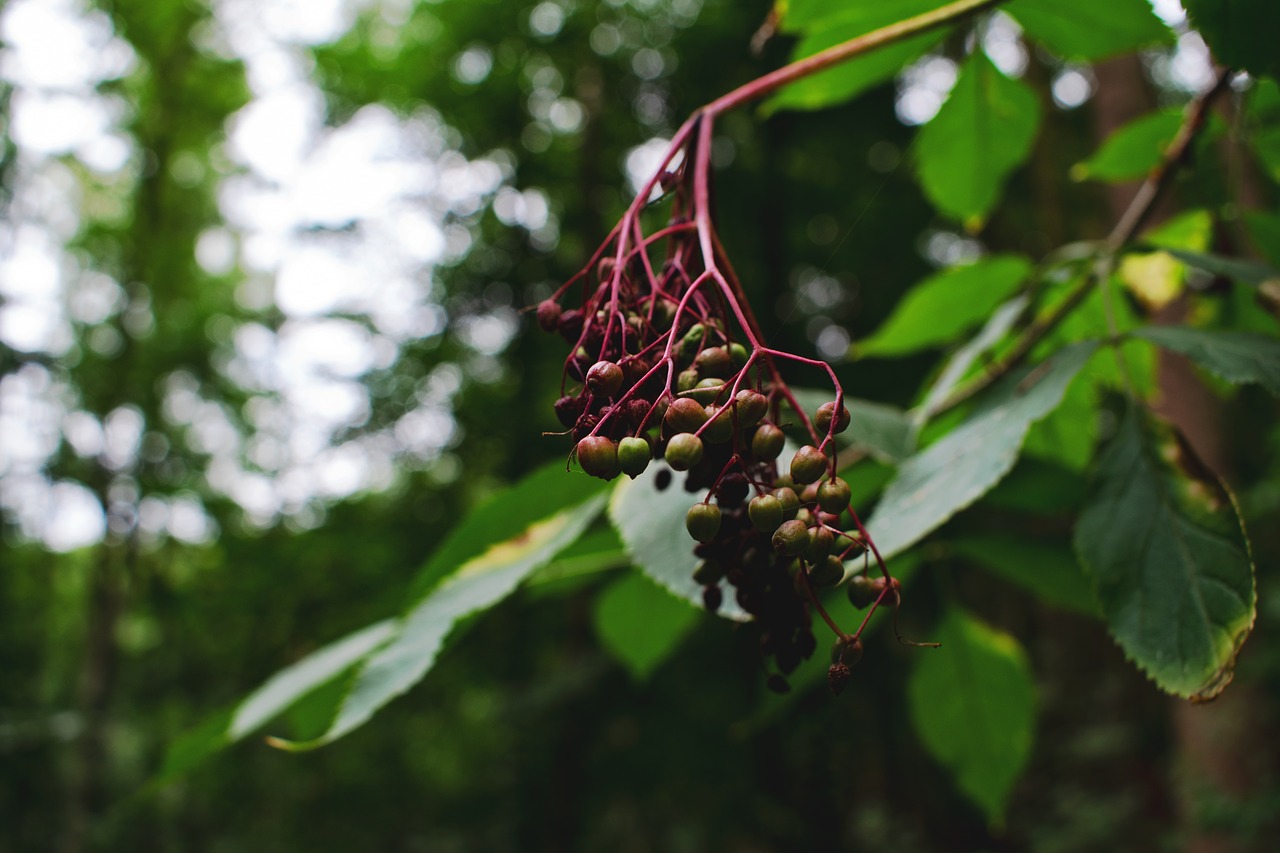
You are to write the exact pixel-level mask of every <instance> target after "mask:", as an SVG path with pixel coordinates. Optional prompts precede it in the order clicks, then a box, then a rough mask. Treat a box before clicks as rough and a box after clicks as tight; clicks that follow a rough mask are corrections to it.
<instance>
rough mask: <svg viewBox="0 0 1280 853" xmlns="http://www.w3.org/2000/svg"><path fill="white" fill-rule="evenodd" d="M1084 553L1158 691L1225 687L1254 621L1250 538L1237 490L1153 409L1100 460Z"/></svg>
mask: <svg viewBox="0 0 1280 853" xmlns="http://www.w3.org/2000/svg"><path fill="white" fill-rule="evenodd" d="M1075 546H1076V551H1077V553H1079V555H1080V558H1081V563H1082V565H1083V566H1084V569H1085V571H1086V573H1087V574H1088V575H1089V576H1090V577H1091V578H1092V580H1093V583H1094V586H1095V589H1096V592H1097V597H1098V601H1099V603H1100V605H1101V607H1102V612H1103V616H1104V618H1105V619H1106V622H1107V627H1108V629H1109V630H1110V632H1111V636H1112V637H1114V638H1115V640H1116V642H1117V643H1119V645H1120V647H1121V648H1122V649H1124V651H1125V654H1126V655H1127V656H1128V657H1129V659H1130V660H1132V661H1133V662H1134V663H1135V664H1136V665H1137V666H1138V667H1139V668H1140V669H1142V670H1143V671H1144V672H1146V673H1147V675H1148V676H1150V677H1151V679H1152V680H1153V681H1155V683H1156V684H1157V685H1159V686H1160V688H1161V689H1163V690H1166V691H1168V692H1169V693H1173V694H1175V695H1178V696H1183V697H1188V698H1191V699H1193V700H1207V699H1212V698H1213V697H1214V696H1216V695H1217V694H1218V693H1220V692H1221V691H1222V689H1223V688H1224V687H1226V685H1227V684H1228V683H1229V682H1230V680H1231V675H1232V668H1233V667H1234V665H1235V658H1236V654H1237V653H1238V652H1239V651H1240V647H1241V645H1243V643H1244V641H1245V638H1246V637H1248V635H1249V632H1250V631H1251V630H1252V628H1253V621H1254V616H1255V607H1256V600H1257V596H1256V593H1255V590H1254V580H1253V564H1252V562H1251V559H1250V555H1249V546H1248V541H1247V540H1246V538H1245V534H1244V530H1243V527H1242V523H1241V521H1240V519H1239V516H1238V514H1237V512H1236V508H1235V504H1234V501H1233V499H1232V498H1231V496H1230V494H1229V493H1228V492H1227V491H1226V489H1225V488H1224V487H1223V486H1222V485H1221V483H1220V482H1219V481H1218V480H1216V479H1214V478H1213V477H1212V476H1211V475H1209V474H1208V473H1207V470H1206V469H1205V468H1204V466H1203V463H1201V462H1200V461H1199V460H1198V459H1196V458H1195V457H1194V455H1193V454H1192V453H1191V451H1190V449H1189V448H1188V447H1187V445H1186V444H1185V442H1183V441H1181V440H1180V438H1179V437H1178V436H1177V435H1176V434H1175V433H1174V431H1173V430H1172V429H1171V428H1169V427H1168V426H1167V425H1165V424H1162V423H1160V422H1158V421H1156V419H1155V418H1154V417H1152V416H1151V415H1149V414H1148V413H1147V412H1146V410H1145V409H1142V408H1139V407H1137V406H1134V405H1132V404H1129V405H1127V407H1126V410H1125V412H1124V414H1123V417H1122V418H1121V421H1120V425H1119V428H1118V431H1117V433H1116V436H1115V438H1114V439H1113V440H1112V441H1111V443H1110V445H1109V446H1107V448H1106V449H1105V450H1104V452H1103V453H1102V455H1101V458H1100V459H1099V462H1098V469H1097V474H1096V482H1095V484H1094V491H1093V496H1092V498H1091V500H1090V501H1089V502H1088V503H1087V504H1086V506H1085V509H1084V511H1083V512H1082V513H1081V515H1080V520H1079V523H1078V524H1077V525H1076V534H1075Z"/></svg>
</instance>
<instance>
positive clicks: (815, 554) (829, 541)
mask: <svg viewBox="0 0 1280 853" xmlns="http://www.w3.org/2000/svg"><path fill="white" fill-rule="evenodd" d="M835 542H836V536H835V534H834V533H832V532H831V531H830V530H828V529H827V528H825V527H814V528H812V529H811V530H810V531H809V544H808V546H806V547H805V549H804V558H805V559H806V560H808V561H809V562H811V563H816V562H818V561H819V560H822V559H825V558H826V557H827V555H828V554H830V553H831V548H832V546H833V545H835Z"/></svg>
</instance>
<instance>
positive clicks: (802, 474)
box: [791, 444, 827, 484]
mask: <svg viewBox="0 0 1280 853" xmlns="http://www.w3.org/2000/svg"><path fill="white" fill-rule="evenodd" d="M826 470H827V457H826V455H825V454H824V453H823V452H822V451H821V450H819V449H818V448H816V447H814V446H813V445H812V444H806V445H805V446H804V447H802V448H800V449H799V450H797V451H796V455H795V456H793V457H791V478H792V479H793V480H795V481H796V482H797V483H800V484H806V483H813V482H816V481H817V480H818V478H819V477H821V476H822V475H823V474H824V473H826Z"/></svg>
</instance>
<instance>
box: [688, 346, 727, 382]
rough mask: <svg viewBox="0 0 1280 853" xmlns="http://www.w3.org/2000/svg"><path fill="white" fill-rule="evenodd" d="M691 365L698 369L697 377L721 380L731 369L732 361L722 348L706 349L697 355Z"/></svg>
mask: <svg viewBox="0 0 1280 853" xmlns="http://www.w3.org/2000/svg"><path fill="white" fill-rule="evenodd" d="M693 364H694V366H695V367H697V368H698V375H699V376H704V377H715V378H717V379H722V378H724V377H725V376H728V375H729V371H731V370H732V369H733V361H732V359H731V358H730V356H729V351H728V350H727V349H725V348H724V347H707V348H706V349H704V350H703V351H702V352H700V353H698V354H697V355H696V356H695V357H694V359H693Z"/></svg>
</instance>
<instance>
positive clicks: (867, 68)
mask: <svg viewBox="0 0 1280 853" xmlns="http://www.w3.org/2000/svg"><path fill="white" fill-rule="evenodd" d="M947 2H948V0H898V2H895V3H843V4H831V3H814V2H799V3H796V2H792V3H789V4H788V10H787V12H786V14H785V15H784V16H783V19H782V26H783V29H784V30H786V31H788V32H802V33H803V34H804V36H803V38H801V40H800V42H799V44H797V45H796V47H795V50H794V51H793V52H792V59H803V58H805V57H806V56H812V55H814V54H815V53H819V52H821V51H823V50H826V49H827V48H829V47H834V46H835V45H837V44H840V43H841V42H846V41H848V40H850V39H853V38H857V37H858V36H862V35H866V34H867V33H869V32H871V31H873V30H877V29H880V28H881V27H884V26H888V25H889V24H893V23H897V22H898V21H901V20H904V19H906V18H910V17H912V16H914V15H918V14H920V13H922V12H929V11H932V10H934V9H937V8H938V7H939V6H943V5H946V3H947ZM945 36H946V31H945V30H938V31H934V32H928V33H922V34H920V35H916V36H912V37H911V38H908V39H903V40H902V41H900V42H895V43H893V44H889V45H886V46H884V47H881V48H878V49H876V50H874V51H872V52H870V53H868V54H866V55H864V56H860V57H858V58H856V59H852V60H849V61H848V62H842V63H840V64H839V65H837V66H835V67H834V68H831V69H828V70H826V71H823V72H821V73H820V74H814V75H813V76H811V77H806V78H804V79H802V80H799V81H797V82H795V83H792V84H791V85H789V86H787V87H786V88H785V89H783V90H782V91H781V92H779V93H778V94H777V95H776V96H775V97H773V98H772V99H770V100H769V102H768V104H767V105H766V109H769V110H775V109H807V110H812V109H820V108H822V107H828V106H831V105H833V104H838V103H841V102H843V101H847V100H849V99H851V98H854V97H857V96H858V95H860V94H862V93H863V92H865V91H866V90H867V89H870V88H871V87H872V86H875V85H877V84H879V83H883V82H884V81H886V80H889V79H891V78H892V77H893V75H894V74H896V73H897V72H898V71H899V70H900V69H901V68H902V67H903V66H904V65H906V64H907V63H909V62H911V61H912V60H913V59H915V58H916V57H918V56H920V55H921V54H923V53H924V52H925V51H927V50H928V49H929V48H931V47H933V46H934V45H935V44H937V43H938V42H940V41H941V40H942V39H943V38H944V37H945Z"/></svg>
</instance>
